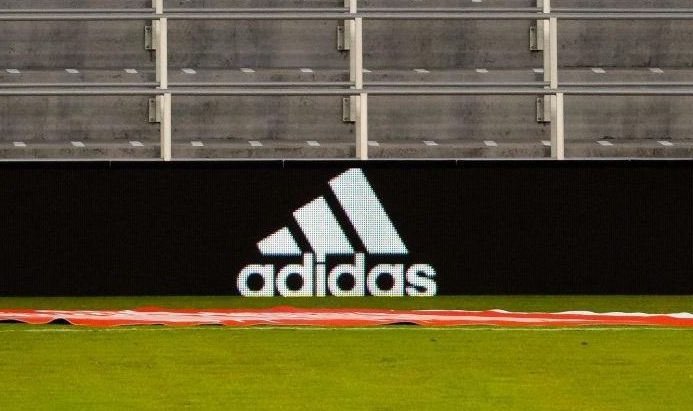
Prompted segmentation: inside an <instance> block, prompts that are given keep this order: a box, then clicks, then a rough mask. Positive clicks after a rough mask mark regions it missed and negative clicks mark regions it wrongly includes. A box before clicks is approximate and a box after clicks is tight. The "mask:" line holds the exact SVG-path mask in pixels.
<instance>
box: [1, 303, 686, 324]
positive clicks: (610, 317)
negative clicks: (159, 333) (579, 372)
mask: <svg viewBox="0 0 693 411" xmlns="http://www.w3.org/2000/svg"><path fill="white" fill-rule="evenodd" d="M58 320H63V321H67V322H69V323H70V324H74V325H84V326H91V327H114V326H122V325H170V326H191V325H205V324H216V325H226V326H236V327H245V326H251V325H266V326H267V325H269V326H320V327H363V326H378V325H390V324H417V325H421V326H428V327H433V326H435V327H448V326H468V325H496V326H505V327H513V326H515V327H517V326H524V327H527V326H545V327H546V326H562V327H565V326H569V327H571V326H572V327H576V326H605V325H638V326H666V327H693V314H689V313H679V314H644V313H592V312H586V311H568V312H561V313H519V312H518V313H515V312H508V311H503V310H490V311H462V310H416V311H399V310H374V309H319V308H293V307H276V308H271V309H209V310H193V309H186V310H177V309H168V308H156V307H144V308H138V309H135V310H121V311H107V310H99V311H91V310H78V311H61V310H2V309H0V321H19V322H22V323H27V324H48V323H50V322H53V321H58Z"/></svg>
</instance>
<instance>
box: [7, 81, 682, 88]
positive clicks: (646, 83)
mask: <svg viewBox="0 0 693 411" xmlns="http://www.w3.org/2000/svg"><path fill="white" fill-rule="evenodd" d="M548 83H549V82H546V81H499V82H492V81H484V82H469V81H366V82H364V84H365V85H368V86H371V87H534V86H536V87H539V86H542V87H543V86H546V85H547V84H548ZM158 85H159V83H158V82H155V81H150V82H140V83H89V82H85V83H0V88H13V89H19V88H53V87H75V88H80V87H83V88H89V87H91V88H98V87H101V88H109V87H110V88H117V87H157V86H158ZM169 85H170V86H172V87H262V88H267V87H350V86H353V85H354V82H351V81H263V82H260V81H255V82H251V81H248V82H243V81H211V82H204V81H195V82H192V81H191V82H169ZM559 85H560V86H563V87H602V88H609V87H693V81H654V82H653V81H564V82H560V83H559Z"/></svg>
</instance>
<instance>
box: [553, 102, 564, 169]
mask: <svg viewBox="0 0 693 411" xmlns="http://www.w3.org/2000/svg"><path fill="white" fill-rule="evenodd" d="M563 107H564V105H563V93H556V95H554V96H551V156H552V157H553V158H555V159H556V160H563V159H565V134H564V133H565V130H564V127H563V120H564V115H563Z"/></svg>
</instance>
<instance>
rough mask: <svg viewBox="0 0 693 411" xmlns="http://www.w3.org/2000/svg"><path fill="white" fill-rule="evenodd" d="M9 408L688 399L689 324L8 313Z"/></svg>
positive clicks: (455, 302) (561, 306) (628, 300)
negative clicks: (324, 322)
mask: <svg viewBox="0 0 693 411" xmlns="http://www.w3.org/2000/svg"><path fill="white" fill-rule="evenodd" d="M287 303H291V304H292V305H296V306H316V305H318V306H321V307H328V306H332V307H334V306H351V307H391V308H462V309H488V308H503V309H508V310H528V311H532V310H541V311H557V310H567V309H590V310H595V311H649V312H678V311H689V312H690V311H693V298H691V297H683V296H682V297H459V298H452V297H450V298H447V297H443V298H434V299H423V300H422V299H394V300H392V299H331V298H328V299H324V300H321V299H306V300H278V299H269V300H267V299H260V300H254V299H253V300H248V299H236V298H197V297H195V298H193V297H173V298H141V299H138V298H124V299H121V298H106V299H102V298H99V299H62V298H60V299H12V298H0V308H17V307H25V308H55V309H67V308H74V309H78V308H93V309H107V308H133V307H137V306H142V305H158V306H163V307H196V308H197V307H199V308H213V307H227V308H228V307H248V306H274V305H278V304H287ZM0 387H2V390H3V392H2V395H0V409H2V410H5V409H66V410H67V409H70V410H72V409H112V408H118V409H180V408H194V409H287V410H294V409H376V410H389V409H393V410H394V409H436V410H438V409H465V410H499V409H517V410H574V409H580V410H582V409H585V410H587V409H589V410H625V409H628V410H640V409H642V410H651V409H676V410H679V409H680V410H690V409H693V388H691V387H693V331H691V330H676V329H651V328H617V329H610V328H603V329H592V328H590V329H568V330H566V329H541V330H529V329H506V328H488V327H474V328H462V329H425V328H417V327H388V328H377V329H275V328H254V329H234V328H223V327H197V328H175V329H172V328H163V327H126V328H120V329H89V328H80V327H67V326H55V325H53V326H40V327H34V326H26V325H16V324H3V325H0Z"/></svg>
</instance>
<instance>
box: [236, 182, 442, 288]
mask: <svg viewBox="0 0 693 411" xmlns="http://www.w3.org/2000/svg"><path fill="white" fill-rule="evenodd" d="M329 186H330V188H331V190H332V192H333V193H334V195H335V197H336V198H337V201H338V203H339V206H340V207H341V208H342V210H343V211H344V213H345V214H346V216H347V218H348V220H349V223H350V224H351V226H352V227H353V228H354V230H355V232H356V234H357V235H358V237H359V239H360V240H361V242H362V243H363V245H364V246H365V249H366V253H365V254H364V253H360V252H356V251H355V250H354V247H353V245H352V244H351V243H350V241H349V239H348V237H347V235H346V234H345V233H344V231H343V230H342V227H341V226H340V224H339V221H338V220H337V217H336V216H335V214H334V213H333V211H332V209H331V208H330V206H329V205H328V203H327V201H326V200H325V198H324V197H318V198H316V199H315V200H313V201H311V202H309V203H308V204H306V205H304V206H303V207H301V208H299V209H298V210H296V211H295V212H294V213H293V217H294V219H295V220H296V222H297V223H298V227H299V228H300V230H301V231H302V233H303V235H305V237H306V239H307V240H308V243H309V245H310V247H311V249H312V250H311V251H312V252H310V251H308V252H305V251H304V250H301V247H300V246H299V244H298V242H297V241H296V239H295V237H294V235H293V234H292V233H291V230H289V228H288V227H284V228H281V229H279V230H278V231H276V232H274V233H273V234H271V235H269V236H268V237H266V238H264V239H263V240H261V241H259V242H258V243H257V247H258V249H259V251H260V253H261V254H262V255H263V256H264V257H269V258H271V257H303V258H302V260H303V261H302V262H303V264H289V265H287V266H286V267H284V268H282V269H280V270H279V272H278V273H276V276H275V267H274V265H272V264H264V265H261V264H251V265H249V266H247V267H245V268H244V269H243V270H242V271H241V272H240V273H239V275H238V279H237V285H238V291H239V293H240V294H241V295H244V296H256V297H270V296H274V295H275V291H276V292H278V293H279V295H282V296H287V297H289V296H296V297H298V296H325V295H328V293H329V294H331V295H335V296H363V295H366V291H368V294H370V295H377V296H403V295H405V294H406V295H411V296H432V295H435V294H436V283H435V275H436V272H435V270H434V269H433V267H431V266H430V265H427V264H414V265H412V266H411V267H409V268H408V269H406V268H405V266H404V264H379V265H376V266H375V267H373V268H371V269H370V270H369V271H368V272H367V271H366V258H365V257H366V255H378V256H383V255H385V256H393V258H398V257H399V258H401V257H402V256H405V255H407V254H408V253H409V250H408V249H407V247H406V245H405V244H404V242H403V241H402V239H401V237H400V235H399V233H398V232H397V230H396V229H395V226H394V224H393V223H392V220H390V217H389V216H388V215H387V213H386V212H385V209H384V208H383V206H382V204H381V203H380V200H379V199H378V197H377V195H376V194H375V192H374V191H373V188H372V187H371V185H370V183H369V182H368V180H367V179H366V176H365V175H364V174H363V171H362V170H361V169H358V168H352V169H349V170H348V171H346V172H344V173H342V174H340V175H339V176H337V177H335V178H334V179H332V180H331V181H330V182H329ZM344 255H353V256H354V264H340V265H337V266H336V267H333V268H332V269H331V270H330V271H329V272H328V271H327V267H326V260H327V258H328V257H329V256H344ZM345 276H346V277H345ZM299 277H300V281H298V283H300V285H299V286H294V287H290V286H289V284H288V283H289V282H290V281H289V279H290V278H293V279H294V280H296V279H298V278H299ZM345 279H346V281H344V280H345ZM293 283H296V281H293ZM345 283H346V284H348V286H345V285H344V284H345ZM251 284H252V285H254V286H252V285H251ZM383 284H385V285H383Z"/></svg>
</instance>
